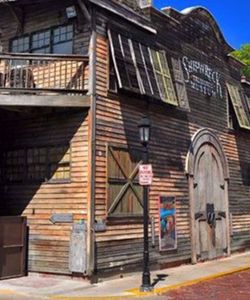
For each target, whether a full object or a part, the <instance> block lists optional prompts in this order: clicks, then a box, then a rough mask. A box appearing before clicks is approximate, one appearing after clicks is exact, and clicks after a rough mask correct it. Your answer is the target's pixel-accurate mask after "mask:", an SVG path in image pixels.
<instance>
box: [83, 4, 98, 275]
mask: <svg viewBox="0 0 250 300" xmlns="http://www.w3.org/2000/svg"><path fill="white" fill-rule="evenodd" d="M90 30H91V38H90V45H89V94H90V97H91V105H90V110H89V142H90V145H89V161H88V170H89V172H88V173H89V174H88V203H87V270H86V274H87V276H88V277H90V278H91V276H92V275H93V273H94V270H95V233H94V222H95V170H96V162H95V160H96V157H95V152H96V44H97V42H96V11H95V8H94V7H93V6H92V7H91V23H90Z"/></svg>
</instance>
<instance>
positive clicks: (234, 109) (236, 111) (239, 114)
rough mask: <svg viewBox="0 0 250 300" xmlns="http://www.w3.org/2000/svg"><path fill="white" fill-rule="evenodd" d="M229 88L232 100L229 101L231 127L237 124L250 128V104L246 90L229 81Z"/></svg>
mask: <svg viewBox="0 0 250 300" xmlns="http://www.w3.org/2000/svg"><path fill="white" fill-rule="evenodd" d="M227 90H228V94H229V98H230V100H231V102H229V127H230V128H232V129H233V128H235V126H236V124H235V123H236V120H235V117H234V116H236V119H237V123H238V124H237V126H238V127H240V128H244V129H248V130H250V105H249V100H248V98H247V96H246V93H245V92H244V90H243V89H242V88H241V87H240V86H239V85H236V84H233V83H227Z"/></svg>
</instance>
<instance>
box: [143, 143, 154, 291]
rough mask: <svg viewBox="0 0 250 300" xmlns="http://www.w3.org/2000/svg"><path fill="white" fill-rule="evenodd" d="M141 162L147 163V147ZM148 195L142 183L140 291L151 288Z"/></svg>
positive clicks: (144, 148) (150, 289) (145, 146)
mask: <svg viewBox="0 0 250 300" xmlns="http://www.w3.org/2000/svg"><path fill="white" fill-rule="evenodd" d="M143 163H144V164H148V147H147V145H144V147H143ZM148 195H149V185H143V233H144V235H143V236H144V243H143V273H142V285H141V291H142V292H150V291H152V290H153V287H152V285H151V280H150V271H149V247H148Z"/></svg>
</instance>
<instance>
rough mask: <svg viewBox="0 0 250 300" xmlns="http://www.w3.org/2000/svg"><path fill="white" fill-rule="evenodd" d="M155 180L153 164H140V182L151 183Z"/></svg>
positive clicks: (141, 183)
mask: <svg viewBox="0 0 250 300" xmlns="http://www.w3.org/2000/svg"><path fill="white" fill-rule="evenodd" d="M152 181H153V169H152V165H140V167H139V184H140V185H151V184H152Z"/></svg>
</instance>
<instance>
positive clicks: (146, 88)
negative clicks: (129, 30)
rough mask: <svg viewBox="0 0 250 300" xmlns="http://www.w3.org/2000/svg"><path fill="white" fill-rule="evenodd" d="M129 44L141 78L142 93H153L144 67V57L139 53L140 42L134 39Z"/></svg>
mask: <svg viewBox="0 0 250 300" xmlns="http://www.w3.org/2000/svg"><path fill="white" fill-rule="evenodd" d="M131 46H132V47H133V51H134V59H135V64H136V65H137V68H138V72H139V76H140V79H141V86H142V93H143V94H146V95H151V96H152V95H153V90H152V87H151V82H150V79H149V75H148V72H147V69H146V67H145V63H144V59H143V56H142V53H141V49H140V44H139V43H138V42H136V41H132V42H131Z"/></svg>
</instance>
